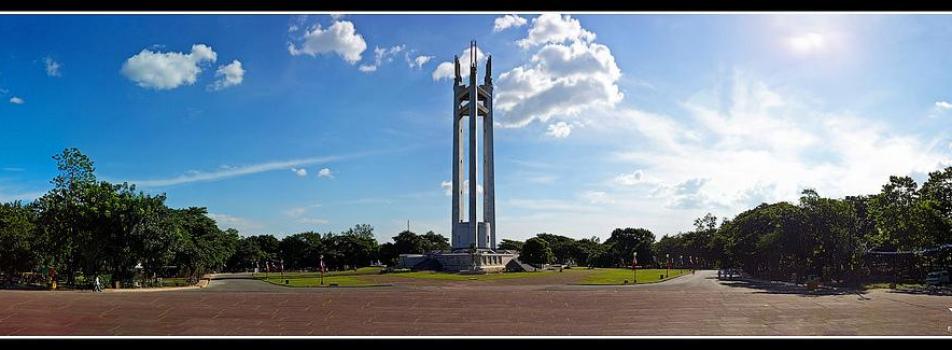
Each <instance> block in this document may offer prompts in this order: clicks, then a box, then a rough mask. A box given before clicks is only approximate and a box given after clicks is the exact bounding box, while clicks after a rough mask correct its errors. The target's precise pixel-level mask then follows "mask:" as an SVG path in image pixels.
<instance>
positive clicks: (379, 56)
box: [358, 45, 406, 73]
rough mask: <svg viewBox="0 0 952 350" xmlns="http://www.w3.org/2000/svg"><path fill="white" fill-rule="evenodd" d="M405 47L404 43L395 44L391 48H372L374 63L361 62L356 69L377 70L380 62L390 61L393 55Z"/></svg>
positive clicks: (362, 70) (364, 70)
mask: <svg viewBox="0 0 952 350" xmlns="http://www.w3.org/2000/svg"><path fill="white" fill-rule="evenodd" d="M404 49H406V45H397V46H394V47H391V48H380V47H375V48H374V63H373V64H362V65H360V67H358V69H359V70H360V71H361V72H365V73H370V72H375V71H377V67H380V65H381V64H383V63H385V62H392V61H393V56H394V55H396V54H398V53H400V51H403V50H404Z"/></svg>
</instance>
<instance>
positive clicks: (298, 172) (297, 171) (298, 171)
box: [291, 168, 307, 177]
mask: <svg viewBox="0 0 952 350" xmlns="http://www.w3.org/2000/svg"><path fill="white" fill-rule="evenodd" d="M291 172H293V173H294V175H297V176H301V177H304V176H307V169H298V168H291Z"/></svg>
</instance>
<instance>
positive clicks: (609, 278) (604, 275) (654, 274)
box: [579, 268, 691, 284]
mask: <svg viewBox="0 0 952 350" xmlns="http://www.w3.org/2000/svg"><path fill="white" fill-rule="evenodd" d="M666 271H667V270H666V269H638V284H642V283H654V282H661V281H666V280H669V279H672V278H675V277H678V276H681V275H684V274H689V273H691V270H680V269H671V275H670V276H667V277H666V278H660V277H661V275H664V274H665V272H666ZM625 280H628V283H631V282H632V271H631V269H604V268H599V269H595V270H591V274H590V275H589V276H587V277H585V279H583V280H582V282H581V283H579V284H624V283H625Z"/></svg>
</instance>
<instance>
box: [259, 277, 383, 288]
mask: <svg viewBox="0 0 952 350" xmlns="http://www.w3.org/2000/svg"><path fill="white" fill-rule="evenodd" d="M260 280H262V281H265V282H268V283H271V284H277V285H279V286H288V287H330V286H331V284H336V285H337V286H339V287H371V286H379V285H381V284H379V283H373V282H370V281H367V280H364V279H363V278H360V276H355V275H350V276H328V275H324V285H321V278H320V277H303V278H287V277H285V278H281V276H277V277H271V278H268V279H264V278H261V279H260ZM285 280H286V281H287V284H285V282H284V281H285Z"/></svg>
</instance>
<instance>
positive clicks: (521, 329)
mask: <svg viewBox="0 0 952 350" xmlns="http://www.w3.org/2000/svg"><path fill="white" fill-rule="evenodd" d="M709 277H710V274H709V273H698V274H697V275H695V276H688V277H683V278H680V279H676V280H674V281H670V282H665V283H660V284H655V285H639V286H636V287H631V286H624V287H621V286H619V287H582V286H566V285H511V284H505V283H503V284H498V285H496V284H487V283H483V284H478V285H477V284H465V283H457V284H440V285H438V286H430V287H424V286H416V285H396V286H393V287H381V288H336V289H329V288H323V289H315V288H304V289H302V288H285V287H279V286H274V287H273V288H270V287H262V286H261V285H257V283H263V282H257V281H242V280H237V281H227V282H224V281H222V282H221V283H219V281H214V282H213V284H212V286H210V287H209V288H206V289H202V290H188V291H169V292H153V293H92V292H36V291H31V292H26V291H0V335H270V336H277V335H952V333H950V332H949V328H948V327H949V326H952V312H950V311H949V309H948V308H949V307H952V297H948V296H932V295H912V294H902V293H892V292H888V291H875V292H871V293H867V294H865V295H859V294H841V295H808V294H804V293H802V292H794V291H789V290H772V289H764V288H752V287H749V286H739V287H731V286H728V285H726V284H724V283H720V282H717V281H715V280H713V279H711V278H709ZM249 283H251V284H255V285H254V286H253V288H248V287H249V286H251V285H249ZM248 290H255V291H253V292H251V291H248Z"/></svg>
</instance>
